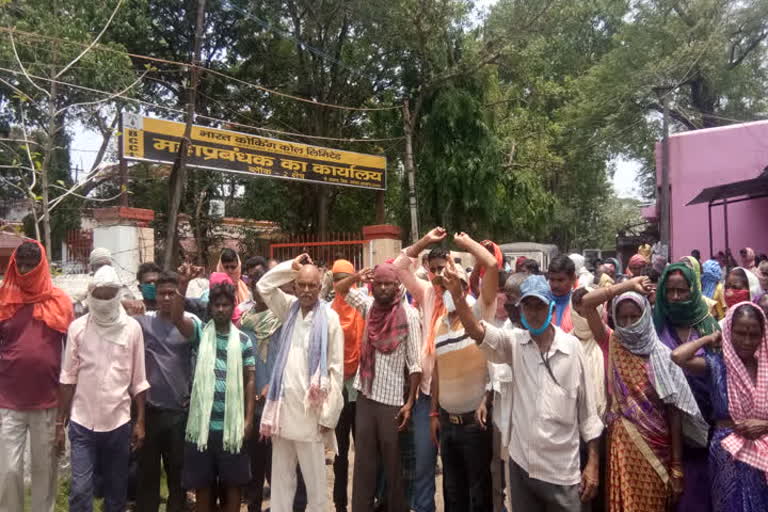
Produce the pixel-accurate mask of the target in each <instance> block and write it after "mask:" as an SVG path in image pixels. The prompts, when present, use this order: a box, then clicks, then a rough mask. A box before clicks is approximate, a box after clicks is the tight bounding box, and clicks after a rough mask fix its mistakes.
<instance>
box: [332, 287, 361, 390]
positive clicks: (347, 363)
mask: <svg viewBox="0 0 768 512" xmlns="http://www.w3.org/2000/svg"><path fill="white" fill-rule="evenodd" d="M331 309H333V310H334V311H335V312H336V314H337V315H339V323H340V324H341V330H342V331H343V332H344V380H346V379H349V378H352V377H354V376H355V373H357V365H358V363H359V362H360V340H362V339H363V330H365V320H363V316H362V315H361V314H360V312H359V311H358V310H357V309H355V308H353V307H352V306H350V305H349V304H347V301H346V300H344V296H342V295H341V294H340V293H339V292H336V297H334V298H333V302H332V303H331Z"/></svg>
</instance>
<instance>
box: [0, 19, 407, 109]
mask: <svg viewBox="0 0 768 512" xmlns="http://www.w3.org/2000/svg"><path fill="white" fill-rule="evenodd" d="M0 32H5V33H7V34H21V35H23V36H26V37H30V38H38V39H41V40H46V41H55V42H59V43H65V44H72V45H76V46H87V45H86V44H85V43H80V42H77V41H69V40H66V39H61V38H58V37H53V36H46V35H42V34H38V33H35V32H26V31H22V30H18V29H16V28H14V27H0ZM94 48H98V49H99V50H104V51H108V52H111V53H116V54H120V55H127V56H129V57H133V58H135V59H140V60H146V61H150V62H157V63H162V64H170V65H176V66H184V67H186V68H197V69H199V70H201V71H203V72H205V73H209V74H211V75H215V76H219V77H222V78H225V79H227V80H232V81H233V82H236V83H239V84H242V85H247V86H248V87H253V88H255V89H258V90H260V91H264V92H266V93H269V94H274V95H276V96H281V97H284V98H289V99H292V100H294V101H300V102H303V103H308V104H310V105H315V106H320V107H328V108H336V109H340V110H356V111H361V112H375V111H383V110H399V109H400V108H401V106H400V105H386V106H380V107H350V106H347V105H336V104H334V103H326V102H322V101H316V100H312V99H308V98H302V97H301V96H296V95H294V94H288V93H285V92H280V91H277V90H275V89H270V88H268V87H264V86H263V85H258V84H255V83H253V82H249V81H247V80H242V79H240V78H236V77H234V76H232V75H229V74H227V73H223V72H221V71H217V70H215V69H211V68H207V67H205V66H202V65H196V64H192V63H190V62H179V61H174V60H169V59H162V58H159V57H150V56H148V55H141V54H137V53H131V52H125V51H122V50H117V49H115V48H111V47H109V46H104V45H102V44H97V45H96V46H94Z"/></svg>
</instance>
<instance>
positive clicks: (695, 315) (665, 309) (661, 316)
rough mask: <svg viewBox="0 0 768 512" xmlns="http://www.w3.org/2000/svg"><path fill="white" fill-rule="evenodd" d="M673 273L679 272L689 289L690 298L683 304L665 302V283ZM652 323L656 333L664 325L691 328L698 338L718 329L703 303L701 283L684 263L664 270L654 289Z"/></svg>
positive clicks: (705, 304) (674, 264) (675, 264)
mask: <svg viewBox="0 0 768 512" xmlns="http://www.w3.org/2000/svg"><path fill="white" fill-rule="evenodd" d="M673 272H680V273H682V274H683V277H685V280H686V281H687V282H688V286H690V287H691V298H690V299H688V300H687V301H685V302H669V301H667V281H668V280H669V275H670V274H671V273H673ZM653 323H654V325H655V327H656V331H657V332H659V333H660V332H661V331H662V330H663V329H664V326H665V325H666V324H669V325H671V326H673V327H692V328H694V329H696V330H697V331H698V333H699V335H700V336H707V335H709V334H712V333H713V332H715V331H717V330H719V329H720V326H719V325H718V323H717V320H715V319H714V318H713V317H712V315H710V314H709V307H707V303H706V302H704V296H703V295H702V293H701V282H700V281H699V280H698V279H697V278H696V272H695V271H694V270H692V269H691V268H689V267H688V265H686V264H685V263H673V264H672V265H668V266H667V268H665V269H664V274H662V276H661V280H659V286H658V288H657V289H656V306H655V308H654V311H653Z"/></svg>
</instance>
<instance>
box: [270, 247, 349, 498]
mask: <svg viewBox="0 0 768 512" xmlns="http://www.w3.org/2000/svg"><path fill="white" fill-rule="evenodd" d="M321 277H322V276H321V274H320V271H319V270H318V268H317V267H316V266H315V265H314V264H312V260H311V259H310V258H309V256H308V255H306V254H302V255H301V256H299V257H297V258H296V259H295V260H293V261H285V262H283V263H280V264H278V265H276V266H275V267H274V268H272V269H271V270H270V271H269V272H267V273H266V274H265V275H264V277H262V278H261V280H260V281H259V282H258V284H257V289H258V292H259V295H260V296H261V297H262V299H263V300H264V302H265V303H266V304H267V306H268V307H269V309H270V310H272V312H273V313H274V314H275V315H276V316H277V317H278V318H279V320H280V321H281V323H282V325H283V327H282V331H281V334H280V349H279V350H280V352H279V353H278V355H277V360H276V362H275V367H274V370H273V372H272V378H271V379H270V383H269V392H268V394H267V403H266V405H265V406H264V412H263V415H262V419H261V428H260V431H261V435H263V436H265V437H271V438H272V503H271V507H272V510H273V512H290V511H291V510H292V507H293V498H294V494H295V493H296V462H297V460H298V463H299V466H300V468H301V473H302V476H303V477H304V481H305V483H306V486H307V501H308V503H307V511H308V512H321V511H322V512H325V510H327V502H328V489H327V480H326V474H325V452H324V443H326V442H327V443H330V445H331V446H333V447H334V448H335V441H336V439H335V435H334V428H335V427H336V423H337V422H338V420H339V414H340V413H341V408H342V406H343V397H342V390H341V387H342V367H343V363H344V334H343V332H342V329H341V325H340V323H339V317H338V315H337V314H336V313H335V312H334V311H333V310H332V309H331V308H330V306H329V305H328V304H327V303H325V302H322V301H320V300H319V296H320V280H321ZM292 281H293V282H294V284H295V291H296V296H291V295H287V294H286V293H285V292H283V291H282V290H281V289H280V287H281V286H283V285H285V284H286V283H289V282H292ZM323 355H325V356H326V357H325V358H324V357H323Z"/></svg>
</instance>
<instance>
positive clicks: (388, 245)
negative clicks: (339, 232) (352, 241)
mask: <svg viewBox="0 0 768 512" xmlns="http://www.w3.org/2000/svg"><path fill="white" fill-rule="evenodd" d="M401 236H402V234H401V232H400V228H399V227H397V226H392V225H391V224H378V225H375V226H364V227H363V238H364V239H365V242H366V243H365V247H364V248H363V264H364V265H365V266H366V267H369V268H373V267H374V266H375V265H378V264H379V263H384V262H385V261H386V260H388V259H390V258H396V257H397V255H398V254H400V251H401V250H402V247H403V243H402V238H401Z"/></svg>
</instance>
